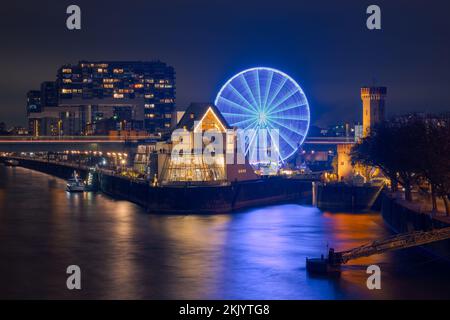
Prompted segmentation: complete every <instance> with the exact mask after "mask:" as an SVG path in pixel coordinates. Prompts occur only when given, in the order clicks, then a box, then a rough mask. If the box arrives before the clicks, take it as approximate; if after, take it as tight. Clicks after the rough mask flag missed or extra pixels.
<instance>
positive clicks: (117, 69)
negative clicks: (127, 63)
mask: <svg viewBox="0 0 450 320" xmlns="http://www.w3.org/2000/svg"><path fill="white" fill-rule="evenodd" d="M113 72H114V73H123V69H119V68H115V69H113Z"/></svg>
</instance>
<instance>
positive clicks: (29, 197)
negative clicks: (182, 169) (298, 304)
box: [0, 166, 450, 299]
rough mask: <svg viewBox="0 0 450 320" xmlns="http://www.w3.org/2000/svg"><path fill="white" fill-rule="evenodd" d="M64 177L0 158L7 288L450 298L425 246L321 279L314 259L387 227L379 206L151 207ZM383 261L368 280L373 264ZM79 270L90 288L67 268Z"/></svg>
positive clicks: (17, 293)
mask: <svg viewBox="0 0 450 320" xmlns="http://www.w3.org/2000/svg"><path fill="white" fill-rule="evenodd" d="M64 189H65V181H63V180H61V179H58V178H55V177H52V176H49V175H46V174H43V173H40V172H36V171H32V170H28V169H24V168H10V167H4V166H0V298H7V299H17V298H19V299H25V298H28V299H29V298H38V299H54V298H60V299H72V298H84V299H369V298H374V299H408V298H450V277H448V271H449V266H450V265H449V264H448V262H446V261H443V260H442V259H437V258H436V257H432V256H430V255H428V254H426V253H425V251H424V250H421V249H407V250H403V251H398V252H394V253H387V254H383V255H378V256H373V257H370V258H362V259H358V260H355V261H352V262H351V263H349V264H348V265H345V266H344V267H343V271H342V274H341V277H339V278H334V279H329V278H323V277H313V276H310V275H308V274H307V272H306V269H305V258H306V257H317V256H320V254H321V253H324V254H325V253H326V251H327V246H328V245H329V246H332V247H335V248H336V249H337V250H343V249H348V248H352V247H354V246H357V245H360V244H363V243H365V242H368V241H371V240H374V239H377V238H381V237H384V236H387V235H389V234H390V232H389V229H388V228H387V227H386V226H385V225H384V223H383V220H382V219H381V217H380V215H379V214H376V213H373V214H347V213H326V212H321V211H320V210H318V209H317V208H314V207H308V206H299V205H279V206H271V207H266V208H258V209H251V210H247V211H243V212H240V213H234V214H222V215H210V216H200V215H198V216H196V215H189V216H187V215H152V214H148V213H147V212H145V210H143V209H142V208H140V207H139V206H137V205H135V204H133V203H130V202H128V201H121V200H114V199H112V198H110V197H107V196H105V195H103V194H101V193H85V194H69V193H67V192H65V190H64ZM370 264H376V265H378V266H379V267H380V268H381V290H368V289H367V286H366V280H367V277H368V275H367V274H366V268H367V265H370ZM69 265H78V266H79V267H80V268H81V286H82V289H81V290H72V291H71V290H68V289H67V288H66V279H67V277H68V275H67V274H66V268H67V267H68V266H69Z"/></svg>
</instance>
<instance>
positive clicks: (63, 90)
mask: <svg viewBox="0 0 450 320" xmlns="http://www.w3.org/2000/svg"><path fill="white" fill-rule="evenodd" d="M61 93H72V89H61Z"/></svg>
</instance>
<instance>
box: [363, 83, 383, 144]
mask: <svg viewBox="0 0 450 320" xmlns="http://www.w3.org/2000/svg"><path fill="white" fill-rule="evenodd" d="M385 98H386V87H363V88H361V99H362V103H363V137H366V136H367V135H368V134H369V132H370V128H372V127H373V126H374V125H376V124H378V123H380V122H383V121H384V118H385V107H384V105H385Z"/></svg>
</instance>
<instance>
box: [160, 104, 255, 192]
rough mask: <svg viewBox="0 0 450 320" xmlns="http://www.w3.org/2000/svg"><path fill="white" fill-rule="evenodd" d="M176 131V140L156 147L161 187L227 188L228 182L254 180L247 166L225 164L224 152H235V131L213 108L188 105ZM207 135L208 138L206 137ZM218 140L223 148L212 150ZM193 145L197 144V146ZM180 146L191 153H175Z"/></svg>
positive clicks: (252, 172)
mask: <svg viewBox="0 0 450 320" xmlns="http://www.w3.org/2000/svg"><path fill="white" fill-rule="evenodd" d="M177 129H178V130H179V132H180V136H179V137H178V138H176V139H175V140H174V141H172V142H171V143H165V144H160V145H159V146H157V147H156V149H157V150H158V151H159V157H158V167H159V168H160V170H159V172H160V173H159V177H160V181H161V183H163V184H177V183H186V182H190V183H212V184H226V183H228V182H230V181H241V180H252V179H255V178H256V175H255V173H254V171H253V169H252V167H251V166H250V165H249V164H248V162H246V163H244V164H237V161H235V160H236V158H234V159H233V161H232V163H228V162H226V156H227V154H226V152H227V150H232V151H233V152H235V151H236V137H235V133H234V130H233V129H232V128H231V127H230V126H229V124H228V123H227V121H226V120H225V118H224V117H223V116H222V114H221V113H220V111H219V110H218V109H217V107H216V106H215V105H213V104H208V103H193V104H191V105H190V106H189V107H188V108H187V110H186V111H185V112H184V114H183V116H182V117H181V120H180V121H179V122H178V124H177ZM208 132H209V133H210V134H211V135H208ZM219 136H221V137H222V141H223V148H220V150H218V149H219V148H218V149H216V148H215V147H212V146H213V142H214V141H215V139H216V138H217V137H219ZM196 139H197V140H196ZM195 141H200V142H199V144H198V145H197V144H196V142H195ZM181 144H184V145H183V150H190V152H185V151H183V152H176V153H174V150H177V147H180V145H181ZM204 150H209V152H208V155H210V157H209V158H208V160H206V159H205V157H204V156H203V151H204ZM174 155H175V156H174ZM234 156H235V154H234Z"/></svg>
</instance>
